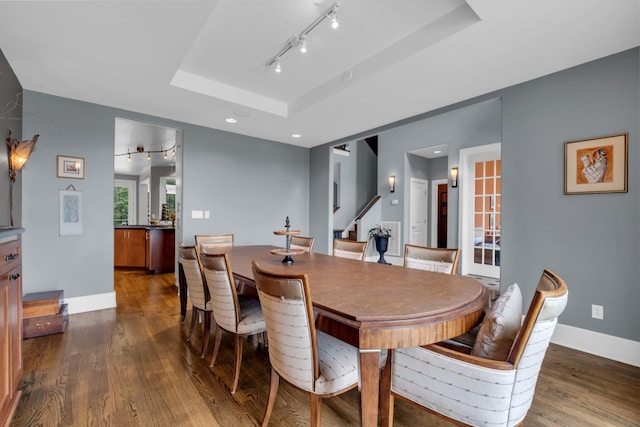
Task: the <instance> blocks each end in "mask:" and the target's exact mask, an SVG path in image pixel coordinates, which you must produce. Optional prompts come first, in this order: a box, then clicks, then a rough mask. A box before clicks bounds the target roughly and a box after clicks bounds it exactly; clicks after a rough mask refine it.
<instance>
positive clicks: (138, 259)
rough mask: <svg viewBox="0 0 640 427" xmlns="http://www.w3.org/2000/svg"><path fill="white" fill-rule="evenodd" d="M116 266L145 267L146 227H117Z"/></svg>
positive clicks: (115, 238)
mask: <svg viewBox="0 0 640 427" xmlns="http://www.w3.org/2000/svg"><path fill="white" fill-rule="evenodd" d="M113 249H114V254H113V264H114V266H115V267H145V253H146V234H145V230H144V228H116V229H115V230H114V239H113Z"/></svg>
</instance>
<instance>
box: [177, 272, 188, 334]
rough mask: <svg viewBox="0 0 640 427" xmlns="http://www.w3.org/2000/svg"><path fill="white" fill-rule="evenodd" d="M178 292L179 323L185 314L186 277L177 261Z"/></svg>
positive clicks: (182, 320)
mask: <svg viewBox="0 0 640 427" xmlns="http://www.w3.org/2000/svg"><path fill="white" fill-rule="evenodd" d="M178 292H179V294H180V323H184V318H185V316H186V315H187V278H186V277H185V275H184V270H183V269H182V264H180V263H178Z"/></svg>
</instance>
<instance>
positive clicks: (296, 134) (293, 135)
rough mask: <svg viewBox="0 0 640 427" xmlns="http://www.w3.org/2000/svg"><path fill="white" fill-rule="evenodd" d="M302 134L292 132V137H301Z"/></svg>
mask: <svg viewBox="0 0 640 427" xmlns="http://www.w3.org/2000/svg"><path fill="white" fill-rule="evenodd" d="M301 137H302V135H300V134H299V133H292V134H291V138H301Z"/></svg>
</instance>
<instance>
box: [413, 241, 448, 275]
mask: <svg viewBox="0 0 640 427" xmlns="http://www.w3.org/2000/svg"><path fill="white" fill-rule="evenodd" d="M459 253H460V251H459V250H458V249H445V248H428V247H426V246H417V245H411V244H408V243H407V244H405V245H404V266H405V267H406V268H415V269H418V270H426V271H435V272H438V273H445V274H456V270H457V269H458V256H459Z"/></svg>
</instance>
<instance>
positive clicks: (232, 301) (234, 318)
mask: <svg viewBox="0 0 640 427" xmlns="http://www.w3.org/2000/svg"><path fill="white" fill-rule="evenodd" d="M200 262H201V263H202V271H203V273H204V277H205V280H206V282H207V287H208V288H209V295H210V296H211V307H212V309H213V313H214V318H215V322H216V324H217V325H218V326H220V327H221V328H223V329H225V330H227V331H229V332H238V330H237V326H238V322H239V321H240V305H239V303H238V295H237V293H236V286H235V282H234V280H233V276H232V275H231V269H230V267H229V258H228V256H227V255H226V254H218V255H208V254H206V253H201V254H200Z"/></svg>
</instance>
